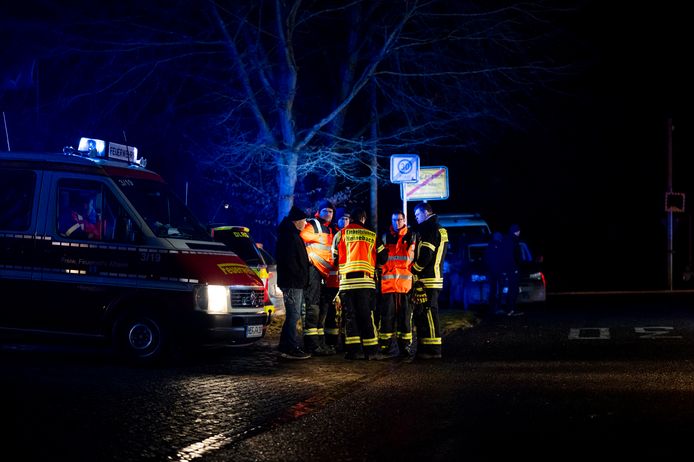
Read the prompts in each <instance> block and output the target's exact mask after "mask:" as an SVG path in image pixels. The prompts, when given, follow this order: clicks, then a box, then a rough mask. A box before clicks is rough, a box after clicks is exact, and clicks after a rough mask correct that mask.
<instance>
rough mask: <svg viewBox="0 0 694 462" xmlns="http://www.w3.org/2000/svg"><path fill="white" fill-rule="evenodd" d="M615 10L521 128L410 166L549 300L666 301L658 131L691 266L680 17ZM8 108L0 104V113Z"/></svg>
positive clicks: (600, 12)
mask: <svg viewBox="0 0 694 462" xmlns="http://www.w3.org/2000/svg"><path fill="white" fill-rule="evenodd" d="M613 3H616V2H597V1H595V2H585V3H584V5H583V6H582V7H581V8H579V10H578V11H576V12H575V13H573V14H572V15H570V19H569V20H567V22H566V24H563V25H562V26H563V27H566V28H567V30H569V31H570V33H571V34H573V35H574V37H575V47H573V46H572V47H567V49H566V50H563V52H564V53H566V55H565V56H567V57H569V59H571V60H574V61H575V62H576V63H577V64H580V65H578V66H577V69H578V70H577V71H575V72H573V74H572V75H571V76H568V77H567V78H566V79H565V81H564V83H563V84H562V85H561V86H560V87H559V88H557V89H555V90H553V91H552V92H551V93H548V94H547V95H546V96H544V97H541V98H538V99H537V100H536V101H534V102H533V103H532V104H531V105H530V106H529V107H528V111H527V118H528V121H529V123H528V124H527V128H525V129H524V130H523V131H510V130H509V131H508V132H500V133H498V134H497V136H496V138H497V139H498V142H497V143H496V144H494V145H491V146H490V147H489V148H488V149H486V150H485V151H484V152H481V153H475V154H466V155H462V154H454V155H451V154H450V153H449V154H447V155H446V157H443V158H441V157H437V154H436V153H433V152H420V153H419V154H420V157H421V158H422V164H423V165H446V166H448V168H449V176H450V182H451V183H450V187H451V191H450V198H449V200H447V201H437V202H435V203H433V204H432V205H433V206H434V208H435V210H436V211H439V212H442V213H444V212H480V213H482V214H483V216H485V217H486V218H487V219H488V221H489V222H490V224H491V226H492V227H493V228H494V230H500V231H505V230H506V228H507V227H508V226H509V225H510V224H511V223H519V224H520V225H521V226H522V229H523V232H522V236H523V237H524V238H525V239H526V240H527V241H528V242H529V243H530V244H531V246H532V248H533V249H534V250H535V252H536V253H537V254H541V255H543V256H544V260H545V270H546V273H547V280H548V285H549V290H550V291H553V290H557V291H559V290H591V289H633V288H649V289H665V288H666V286H667V279H666V277H667V272H666V244H667V241H666V225H665V223H666V217H667V214H666V213H665V212H664V192H665V189H666V183H667V131H666V122H667V120H668V118H672V120H673V125H674V126H675V131H674V133H673V182H674V188H673V189H674V190H675V191H679V192H684V193H686V194H688V196H687V197H688V199H689V198H690V197H691V200H689V201H688V203H687V205H690V206H691V207H687V211H686V213H684V214H676V221H675V238H676V243H675V262H676V269H675V277H676V278H679V277H680V274H681V271H682V269H683V267H684V265H685V264H686V263H687V262H688V261H690V260H691V257H690V256H691V254H692V253H694V249H692V248H691V245H690V236H691V234H692V232H691V230H690V229H689V224H690V221H691V217H692V214H691V210H692V209H694V179H693V178H692V176H693V175H694V169H693V167H694V162H693V161H692V160H691V158H692V153H693V152H694V151H693V150H692V148H693V147H694V146H693V144H694V143H692V122H693V120H694V117H692V115H691V113H690V112H691V111H690V110H689V107H688V105H689V101H690V100H691V94H690V93H691V91H690V90H689V88H690V87H689V85H690V83H689V82H690V81H691V80H692V79H691V72H690V71H685V68H686V67H689V66H690V64H688V63H686V62H685V61H686V60H687V58H688V56H689V55H690V52H689V50H688V49H687V48H686V47H687V44H688V43H689V42H690V41H691V40H690V38H689V37H688V36H687V35H685V31H686V30H687V29H686V27H685V24H684V21H685V19H686V18H687V17H688V16H687V15H686V14H684V13H683V10H684V6H681V7H680V6H677V7H676V6H675V4H676V2H657V3H653V4H649V5H648V6H635V5H634V4H629V3H624V2H619V3H622V4H623V5H625V6H623V7H617V6H615V5H613ZM606 4H610V5H606ZM626 5H628V7H627V6H626ZM3 8H5V9H6V11H5V19H3V21H8V19H7V18H8V16H7V14H11V13H7V8H8V5H5V6H4V7H3ZM9 17H11V16H9ZM9 20H11V19H9ZM2 39H3V40H4V41H7V42H8V43H3V44H2V51H0V53H3V55H0V59H2V61H3V62H6V61H7V60H8V59H9V58H8V57H9V55H12V60H13V61H16V56H18V55H21V54H22V43H23V40H22V37H17V36H11V37H8V36H7V34H5V35H2ZM27 52H29V50H27ZM3 56H4V58H3ZM8 98H9V97H8V96H7V93H5V94H4V95H2V94H0V105H3V106H4V107H0V109H2V110H3V111H5V110H8V112H9V109H8V108H9V107H10V103H11V101H10V100H9V99H8ZM1 141H3V148H4V141H5V138H4V136H3V137H1ZM379 202H380V204H381V206H382V207H381V209H380V212H381V213H380V214H381V215H382V216H383V217H385V219H383V220H381V223H380V224H379V225H380V226H381V227H383V226H385V224H387V223H388V212H389V211H390V209H391V207H393V206H397V205H398V204H399V187H398V186H394V185H393V186H386V187H384V188H382V190H381V195H380V197H379ZM410 213H411V208H410ZM410 216H411V217H412V215H410ZM677 284H679V285H680V286H681V284H680V283H679V279H677V281H676V285H677Z"/></svg>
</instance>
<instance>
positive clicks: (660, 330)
mask: <svg viewBox="0 0 694 462" xmlns="http://www.w3.org/2000/svg"><path fill="white" fill-rule="evenodd" d="M673 329H674V327H671V326H650V327H634V332H636V333H637V334H643V335H641V336H640V337H639V338H648V339H656V340H657V339H661V338H682V336H681V335H665V334H669V333H671V332H672V331H673Z"/></svg>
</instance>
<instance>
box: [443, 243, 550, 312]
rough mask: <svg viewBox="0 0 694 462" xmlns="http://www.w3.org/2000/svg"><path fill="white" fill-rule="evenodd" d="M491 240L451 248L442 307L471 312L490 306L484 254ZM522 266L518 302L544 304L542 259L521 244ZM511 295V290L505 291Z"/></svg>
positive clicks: (446, 262) (506, 288)
mask: <svg viewBox="0 0 694 462" xmlns="http://www.w3.org/2000/svg"><path fill="white" fill-rule="evenodd" d="M487 245H488V241H486V240H484V241H481V240H476V241H473V242H468V243H465V244H462V245H460V246H458V247H455V246H451V248H450V251H449V252H448V254H447V255H446V260H445V262H444V288H443V290H442V292H441V296H440V297H439V300H440V301H441V305H442V306H449V307H450V306H456V305H457V306H460V305H462V306H463V308H464V309H466V310H467V309H469V308H470V307H472V306H475V305H485V304H488V303H489V281H488V280H487V275H486V272H485V267H484V254H485V252H486V250H487ZM520 246H521V252H522V255H523V263H522V264H521V266H520V281H519V286H518V299H517V302H518V303H537V302H544V301H545V300H546V295H547V283H546V280H545V275H544V273H543V272H542V270H541V267H540V264H541V259H536V258H533V254H532V252H531V251H530V247H528V244H527V243H526V242H524V241H521V242H520ZM503 293H504V294H506V293H508V287H504V288H503Z"/></svg>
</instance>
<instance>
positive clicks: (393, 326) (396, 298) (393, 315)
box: [378, 292, 412, 352]
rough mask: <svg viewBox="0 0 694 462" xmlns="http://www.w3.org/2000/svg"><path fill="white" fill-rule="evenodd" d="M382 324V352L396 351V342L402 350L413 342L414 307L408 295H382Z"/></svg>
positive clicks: (380, 334) (379, 337)
mask: <svg viewBox="0 0 694 462" xmlns="http://www.w3.org/2000/svg"><path fill="white" fill-rule="evenodd" d="M380 302H381V303H380V305H381V323H380V326H379V329H378V343H379V345H380V347H381V350H382V351H384V352H388V351H390V350H391V349H394V344H395V341H396V340H397V345H398V347H399V348H400V349H402V348H405V347H407V346H409V344H410V343H411V342H412V305H411V304H410V303H409V300H408V294H406V293H405V294H401V293H396V292H389V293H385V294H381V298H380Z"/></svg>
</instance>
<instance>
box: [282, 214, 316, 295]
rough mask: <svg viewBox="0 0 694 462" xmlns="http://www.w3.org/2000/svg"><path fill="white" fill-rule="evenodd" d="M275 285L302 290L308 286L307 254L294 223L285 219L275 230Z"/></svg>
mask: <svg viewBox="0 0 694 462" xmlns="http://www.w3.org/2000/svg"><path fill="white" fill-rule="evenodd" d="M275 253H276V255H275V257H276V259H277V285H278V286H279V287H280V289H304V288H305V287H306V286H307V285H308V265H309V263H308V253H307V252H306V245H305V244H304V241H303V239H301V236H300V235H299V230H298V229H296V226H294V223H293V222H292V221H291V220H289V218H288V217H285V218H284V219H283V220H282V222H281V223H280V224H279V226H278V228H277V251H276V252H275Z"/></svg>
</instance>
